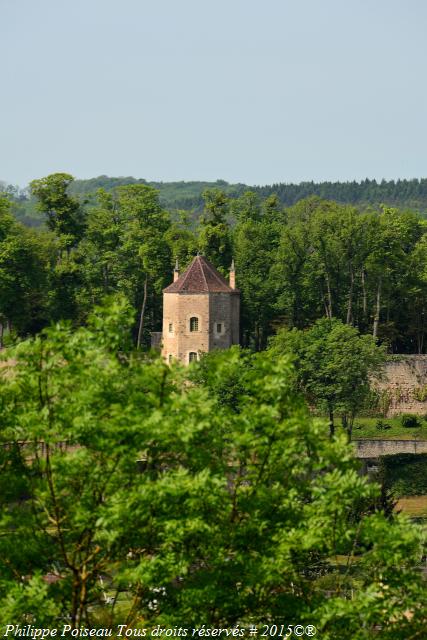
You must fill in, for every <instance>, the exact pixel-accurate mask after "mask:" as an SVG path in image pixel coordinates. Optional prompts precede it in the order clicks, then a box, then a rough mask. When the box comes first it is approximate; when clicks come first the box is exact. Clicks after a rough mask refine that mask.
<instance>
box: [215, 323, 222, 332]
mask: <svg viewBox="0 0 427 640" xmlns="http://www.w3.org/2000/svg"><path fill="white" fill-rule="evenodd" d="M216 332H217V333H221V332H222V324H221V323H220V322H218V323H217V325H216Z"/></svg>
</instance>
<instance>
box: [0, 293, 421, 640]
mask: <svg viewBox="0 0 427 640" xmlns="http://www.w3.org/2000/svg"><path fill="white" fill-rule="evenodd" d="M131 326H132V311H131V308H130V307H129V305H128V304H127V303H126V302H125V301H123V300H121V301H120V300H119V301H115V302H114V301H110V304H109V311H107V310H106V309H99V310H98V311H97V312H96V314H95V315H93V316H92V317H91V319H90V320H89V322H88V325H87V326H86V327H85V328H79V329H77V330H73V329H71V328H70V327H69V326H66V325H58V326H57V327H52V328H50V329H48V330H45V331H44V332H43V333H41V334H40V335H39V336H37V337H36V338H32V339H30V340H27V341H24V342H21V343H20V344H19V345H18V346H17V347H16V348H15V349H13V350H11V351H8V352H7V353H6V357H7V358H8V359H9V365H7V364H6V366H5V363H3V367H2V368H1V369H0V375H1V378H2V380H1V385H0V407H1V411H2V416H3V420H2V431H1V438H2V442H3V447H1V449H0V451H1V468H0V482H1V483H2V484H1V486H2V491H1V501H0V527H1V536H0V553H1V556H2V563H1V576H0V620H1V622H2V623H9V622H10V620H11V619H12V618H13V620H14V621H16V622H17V623H18V622H19V623H22V624H23V623H24V622H27V621H28V616H29V615H31V621H32V624H34V625H40V624H44V625H55V624H57V623H58V620H63V619H66V620H69V621H70V624H71V625H72V626H73V627H74V628H78V627H79V626H80V625H86V626H88V625H92V626H93V627H96V626H97V625H98V626H108V625H114V624H122V623H125V624H129V625H133V626H137V625H144V626H147V625H151V624H157V623H160V624H162V625H170V626H173V625H174V624H178V625H182V624H183V621H185V624H187V625H192V626H194V625H200V624H208V625H217V626H232V625H235V624H237V623H239V624H241V625H243V626H244V625H247V624H248V622H249V621H255V622H259V623H261V622H263V621H266V620H267V621H268V620H274V621H276V620H282V619H286V620H290V619H292V620H294V621H295V620H298V621H300V622H301V623H302V624H315V626H316V627H317V628H318V630H319V631H318V633H319V634H320V633H321V634H322V638H325V639H326V640H336V638H338V637H339V638H340V639H342V640H346V639H348V640H350V638H351V640H354V639H356V640H367V639H368V638H371V637H372V633H373V630H374V629H375V628H377V627H378V625H379V626H380V627H381V637H383V638H390V640H391V638H393V640H395V639H396V638H401V639H402V640H408V638H409V637H414V638H415V637H421V636H422V633H424V630H425V624H426V614H427V609H426V599H425V589H424V586H423V582H422V578H421V575H420V573H419V571H418V565H419V562H420V560H421V556H422V553H423V551H422V530H421V529H420V528H419V527H417V526H415V525H410V524H409V523H408V522H407V521H406V520H405V518H403V517H402V516H395V517H394V518H393V519H391V520H390V518H388V517H386V516H385V515H384V514H382V513H381V512H379V511H374V512H373V511H372V509H371V508H370V507H369V506H368V505H369V503H370V501H371V500H372V499H373V498H374V497H375V494H376V493H377V489H376V487H375V485H373V484H370V483H369V482H368V481H367V480H366V479H364V478H362V477H360V476H359V474H358V472H357V468H356V464H355V462H354V460H353V458H352V455H351V451H350V449H349V448H348V446H347V445H346V443H345V442H344V441H342V440H341V439H339V438H338V439H335V440H334V441H330V440H329V438H328V436H327V433H326V432H325V429H324V425H323V424H322V423H321V422H320V421H318V420H315V419H313V418H312V417H311V416H310V414H309V412H308V410H307V408H306V406H305V404H304V402H303V400H302V399H301V398H300V397H299V396H298V395H296V394H295V388H294V374H293V372H292V367H291V364H290V362H289V359H288V358H286V357H274V358H273V357H271V356H270V354H268V353H265V352H264V353H260V354H255V355H251V356H250V366H248V360H247V357H243V359H242V358H241V355H240V353H239V352H238V351H237V350H231V351H229V352H224V353H222V354H216V357H215V359H214V360H213V361H212V362H211V364H210V365H206V366H209V370H206V371H205V374H204V377H205V378H206V379H207V380H215V379H217V380H219V379H225V380H227V379H235V378H236V374H238V372H239V370H240V374H241V376H240V377H241V382H242V385H243V389H244V402H241V403H239V404H238V405H234V406H233V403H230V402H229V401H228V400H227V399H226V401H224V399H223V398H222V397H221V394H219V395H218V394H216V393H212V391H211V389H212V385H211V384H206V383H203V382H199V383H197V384H195V383H192V384H189V383H188V381H186V374H185V371H183V370H182V369H181V368H180V367H179V366H178V365H174V366H171V367H168V366H167V365H165V364H164V363H163V362H162V361H161V359H159V358H152V357H151V356H147V355H142V354H138V353H135V352H132V351H130V350H129V346H130V332H129V331H130V327H131ZM248 357H249V356H248ZM361 505H362V506H361ZM363 505H366V506H363ZM356 514H357V516H356ZM343 557H344V558H345V561H344V565H343V566H344V571H342V570H341V569H340V566H341V565H340V563H339V562H338V558H343ZM106 593H108V598H107V597H106ZM350 593H352V598H349V594H350ZM326 594H328V597H325V595H326ZM417 634H418V635H417Z"/></svg>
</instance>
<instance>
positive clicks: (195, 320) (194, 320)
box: [190, 316, 199, 331]
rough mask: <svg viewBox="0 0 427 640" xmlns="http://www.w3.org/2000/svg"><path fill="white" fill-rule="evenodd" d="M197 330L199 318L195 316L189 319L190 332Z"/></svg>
mask: <svg viewBox="0 0 427 640" xmlns="http://www.w3.org/2000/svg"><path fill="white" fill-rule="evenodd" d="M198 330H199V318H196V317H195V316H194V317H193V318H190V331H198Z"/></svg>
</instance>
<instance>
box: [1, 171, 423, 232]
mask: <svg viewBox="0 0 427 640" xmlns="http://www.w3.org/2000/svg"><path fill="white" fill-rule="evenodd" d="M126 184H149V185H151V186H153V187H155V188H156V189H158V191H159V194H160V200H161V203H162V205H163V206H164V207H165V208H166V209H169V210H170V211H177V210H182V209H183V210H186V211H191V212H192V213H193V217H197V215H198V213H200V212H201V210H202V208H203V198H202V193H203V191H204V190H205V189H215V188H216V189H221V190H222V191H224V192H225V193H226V194H227V195H229V196H230V197H238V196H239V195H241V194H242V193H244V192H245V191H249V190H250V191H254V192H255V193H258V194H259V196H260V197H261V198H266V197H268V196H269V195H271V194H273V193H274V194H277V196H278V197H279V199H280V202H281V203H282V205H283V206H291V205H293V204H295V203H296V202H298V200H301V199H302V198H306V197H309V196H313V195H317V196H319V197H321V198H325V199H327V200H336V201H337V202H340V203H343V204H353V205H357V206H361V207H366V206H369V205H370V206H375V207H376V206H378V205H380V204H382V203H384V204H388V205H391V206H396V207H399V208H404V209H413V210H415V211H419V212H421V213H422V214H423V215H427V178H421V179H418V178H414V179H412V180H382V181H381V182H377V181H376V180H369V179H368V178H366V180H362V181H361V182H356V181H353V182H319V183H317V182H301V183H299V184H286V183H277V184H272V185H265V186H250V185H246V184H241V183H238V184H230V183H228V182H226V181H225V180H217V181H216V182H202V181H192V182H185V181H181V182H149V181H147V180H144V179H143V178H139V179H137V178H133V177H131V176H129V177H109V176H98V177H97V178H90V179H88V180H76V181H75V182H74V183H73V184H72V186H71V187H70V192H71V193H73V194H75V195H77V196H80V197H81V198H82V199H85V200H86V201H87V203H88V204H89V205H90V204H91V202H93V201H94V195H95V193H96V191H97V190H98V189H100V188H103V189H105V190H106V191H111V190H112V189H114V188H115V187H119V186H122V185H126ZM0 190H1V189H0ZM3 190H7V191H9V193H10V194H11V196H12V197H13V199H14V201H15V207H14V208H15V215H16V217H17V218H18V219H20V220H22V222H23V223H24V224H27V225H29V226H38V225H40V224H41V223H42V219H41V216H40V214H38V213H37V212H36V210H35V206H34V204H35V203H34V201H33V200H32V198H31V197H29V196H28V194H26V193H25V191H22V190H19V189H16V188H13V187H7V186H5V185H4V184H3ZM14 190H15V192H16V193H14Z"/></svg>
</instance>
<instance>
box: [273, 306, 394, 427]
mask: <svg viewBox="0 0 427 640" xmlns="http://www.w3.org/2000/svg"><path fill="white" fill-rule="evenodd" d="M270 349H271V352H272V354H274V355H279V354H285V353H289V354H292V355H293V357H294V359H295V369H296V373H297V380H298V386H299V388H300V389H301V390H302V391H303V393H304V394H305V396H306V398H307V400H308V402H309V403H310V404H312V405H314V406H315V407H316V409H317V410H318V411H326V412H327V413H328V415H329V429H330V435H331V436H333V435H334V433H335V421H334V417H335V414H336V413H340V414H341V418H342V423H343V426H344V428H345V429H346V430H347V433H348V436H349V439H351V431H352V426H353V421H354V418H355V416H356V414H357V412H358V411H360V409H361V408H363V406H364V404H365V402H366V400H367V398H368V397H369V391H370V381H371V378H372V377H374V376H379V375H380V374H381V369H382V365H383V363H384V361H385V350H384V348H382V347H378V346H377V345H376V344H375V341H374V340H373V339H372V337H371V336H362V335H360V334H359V332H358V331H357V329H355V328H354V327H351V326H348V325H345V324H343V323H342V322H341V321H339V320H336V319H332V320H331V319H326V318H325V319H322V320H318V321H317V322H316V323H315V325H314V326H313V327H311V328H310V329H307V330H305V331H301V330H297V329H293V330H292V331H289V330H287V329H282V330H281V331H279V332H278V334H277V335H276V336H275V337H274V338H273V339H272V341H271V346H270Z"/></svg>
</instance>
